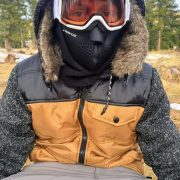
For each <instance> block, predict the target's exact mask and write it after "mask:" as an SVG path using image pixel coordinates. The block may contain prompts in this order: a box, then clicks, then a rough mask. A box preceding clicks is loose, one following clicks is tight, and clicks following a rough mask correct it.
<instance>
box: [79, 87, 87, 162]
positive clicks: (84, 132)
mask: <svg viewBox="0 0 180 180" xmlns="http://www.w3.org/2000/svg"><path fill="white" fill-rule="evenodd" d="M84 90H85V89H82V90H81V94H80V105H79V111H78V118H79V122H80V125H81V129H82V141H81V148H80V153H79V163H81V164H84V159H85V151H86V144H87V130H86V128H85V126H84V123H83V109H84V104H85V94H84Z"/></svg>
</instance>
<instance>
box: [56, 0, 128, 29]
mask: <svg viewBox="0 0 180 180" xmlns="http://www.w3.org/2000/svg"><path fill="white" fill-rule="evenodd" d="M61 7H62V0H54V7H53V11H54V19H58V20H59V21H60V22H61V23H62V24H64V23H63V22H62V21H61V11H62V8H61ZM130 12H131V8H130V1H129V0H126V4H125V23H124V24H123V25H122V26H117V27H109V26H108V25H107V23H106V22H105V20H104V19H103V18H102V17H101V16H98V15H95V16H93V17H92V18H91V19H90V21H89V22H88V23H87V24H86V25H84V26H76V25H70V24H65V25H66V26H67V27H69V28H73V29H77V30H84V29H86V28H87V27H88V26H89V25H90V24H91V23H93V22H94V21H96V20H99V21H101V23H102V24H103V25H104V26H105V27H106V28H107V29H108V30H110V31H114V30H118V29H121V28H122V27H123V26H124V25H125V24H126V22H127V21H129V19H130Z"/></svg>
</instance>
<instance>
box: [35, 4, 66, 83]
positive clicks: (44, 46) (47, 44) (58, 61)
mask: <svg viewBox="0 0 180 180" xmlns="http://www.w3.org/2000/svg"><path fill="white" fill-rule="evenodd" d="M51 3H52V2H50V4H49V5H48V7H47V10H46V13H45V15H44V18H43V20H42V24H41V28H40V35H39V36H40V38H39V43H38V44H39V49H40V53H41V56H42V59H41V61H42V67H43V69H44V76H45V80H46V82H50V81H57V80H58V78H59V71H60V67H61V66H62V65H63V61H62V56H61V49H60V46H59V45H58V43H57V40H56V39H55V38H54V35H53V31H52V29H53V23H54V20H53V18H52V4H51Z"/></svg>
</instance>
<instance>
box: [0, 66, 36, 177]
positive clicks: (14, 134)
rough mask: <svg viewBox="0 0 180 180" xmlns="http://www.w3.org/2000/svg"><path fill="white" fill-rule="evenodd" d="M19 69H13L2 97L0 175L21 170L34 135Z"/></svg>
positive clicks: (0, 111) (31, 145) (0, 108)
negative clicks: (20, 86)
mask: <svg viewBox="0 0 180 180" xmlns="http://www.w3.org/2000/svg"><path fill="white" fill-rule="evenodd" d="M16 70H17V67H16V68H14V69H13V70H12V72H11V75H10V78H9V80H8V85H7V87H6V90H5V91H4V94H3V97H2V99H1V100H0V179H3V178H5V177H8V176H10V175H12V174H15V173H17V172H18V171H20V170H21V168H22V166H23V165H24V162H25V161H26V159H27V156H28V154H29V153H30V151H31V149H32V147H33V144H34V138H35V136H34V132H33V130H32V125H31V114H30V112H29V111H28V109H27V107H26V105H25V103H24V101H23V97H22V95H21V92H20V91H19V89H18V83H17V73H16Z"/></svg>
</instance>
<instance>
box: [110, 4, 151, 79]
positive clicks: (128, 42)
mask: <svg viewBox="0 0 180 180" xmlns="http://www.w3.org/2000/svg"><path fill="white" fill-rule="evenodd" d="M148 44H149V32H148V30H147V26H146V22H145V19H144V17H143V16H142V15H141V13H140V10H139V8H138V6H137V5H136V4H135V2H134V1H132V2H131V17H130V22H129V27H128V31H127V32H125V33H124V35H123V37H122V40H121V43H120V47H119V49H118V51H117V53H116V56H115V58H114V60H113V62H112V73H113V74H114V75H115V76H117V77H119V78H121V77H123V76H124V74H129V75H132V74H133V73H138V72H139V71H140V70H141V69H142V64H143V62H144V60H145V58H146V56H147V52H148Z"/></svg>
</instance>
